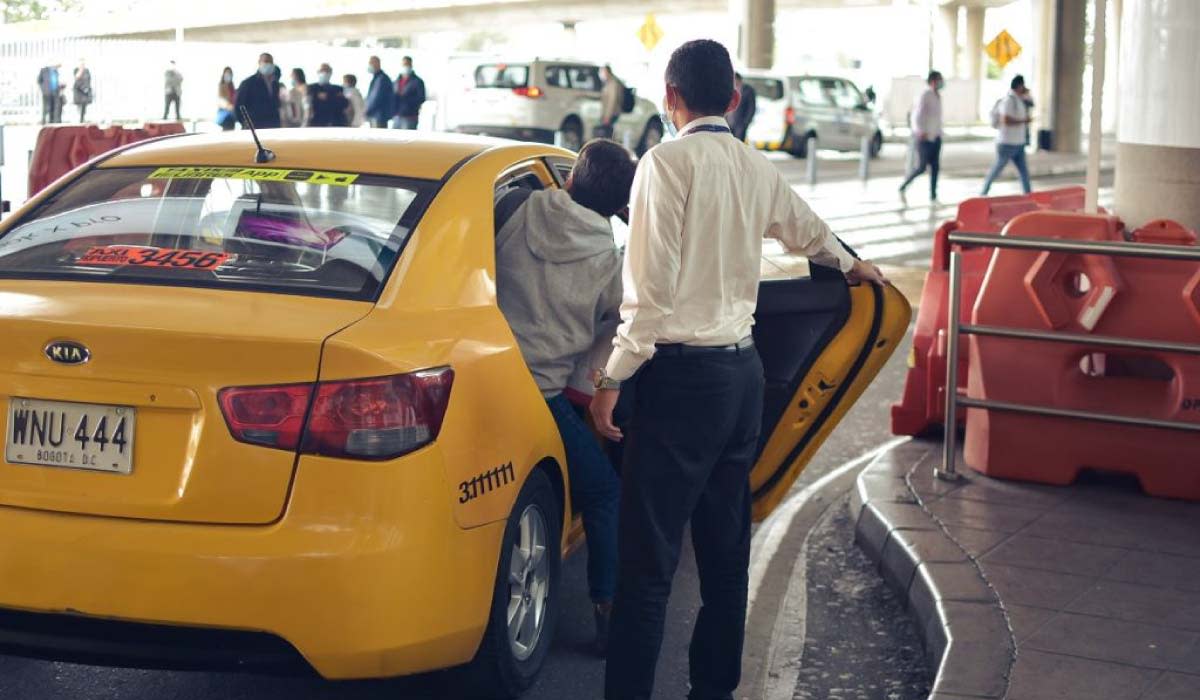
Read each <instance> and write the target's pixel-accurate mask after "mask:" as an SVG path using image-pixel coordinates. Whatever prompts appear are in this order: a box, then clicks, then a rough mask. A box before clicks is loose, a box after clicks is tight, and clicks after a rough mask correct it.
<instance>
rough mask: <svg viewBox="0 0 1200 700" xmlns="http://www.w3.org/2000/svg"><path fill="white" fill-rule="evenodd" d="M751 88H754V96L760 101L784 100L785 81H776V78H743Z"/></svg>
mask: <svg viewBox="0 0 1200 700" xmlns="http://www.w3.org/2000/svg"><path fill="white" fill-rule="evenodd" d="M742 80H743V82H745V83H746V84H747V85H749V86H750V87H752V88H754V95H755V96H756V97H758V98H759V99H764V100H782V99H783V81H782V80H775V79H774V78H750V77H746V78H742Z"/></svg>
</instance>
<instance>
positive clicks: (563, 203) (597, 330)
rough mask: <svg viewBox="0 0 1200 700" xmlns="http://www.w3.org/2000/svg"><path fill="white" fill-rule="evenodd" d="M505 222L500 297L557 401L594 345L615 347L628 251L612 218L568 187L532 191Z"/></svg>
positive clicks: (540, 380)
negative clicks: (584, 202) (584, 203)
mask: <svg viewBox="0 0 1200 700" xmlns="http://www.w3.org/2000/svg"><path fill="white" fill-rule="evenodd" d="M509 194H510V195H513V194H514V193H509ZM520 194H523V193H520ZM520 194H517V196H520ZM502 201H503V200H502ZM498 224H499V225H500V230H499V232H498V233H497V234H496V300H497V302H498V303H499V304H500V310H501V311H502V312H503V313H504V316H505V317H506V318H507V319H508V323H509V325H510V326H511V327H512V330H513V334H514V335H516V337H517V344H518V345H519V346H520V348H521V354H522V356H524V358H525V364H527V365H528V366H529V370H530V371H531V372H532V373H533V378H534V381H536V382H537V385H538V388H539V389H541V390H542V394H543V395H544V396H546V397H547V398H550V397H553V396H555V395H557V394H559V393H561V392H562V390H563V389H564V388H565V387H566V386H567V381H568V380H569V379H570V377H571V374H572V373H573V372H574V371H575V369H576V366H577V365H578V364H579V363H580V362H582V361H584V360H586V359H587V357H588V355H589V352H590V351H591V350H592V349H593V347H595V346H597V345H598V344H600V343H604V342H605V341H607V346H608V347H610V348H611V340H612V334H613V332H614V331H615V330H616V327H617V324H618V323H619V322H620V307H621V253H620V251H619V250H617V246H616V243H615V242H614V241H613V233H612V226H611V225H610V224H609V222H608V220H607V219H605V218H604V217H602V216H600V215H599V214H597V213H596V212H594V211H592V210H591V209H588V208H586V207H583V206H580V205H579V204H576V203H575V201H574V200H572V199H571V195H569V194H567V192H565V191H563V190H542V191H537V192H533V193H531V194H529V195H528V198H527V199H526V201H525V203H524V204H522V205H521V206H520V207H519V208H518V209H517V210H516V211H515V212H514V213H513V214H512V216H511V217H509V219H508V221H500V222H498ZM598 341H599V342H598Z"/></svg>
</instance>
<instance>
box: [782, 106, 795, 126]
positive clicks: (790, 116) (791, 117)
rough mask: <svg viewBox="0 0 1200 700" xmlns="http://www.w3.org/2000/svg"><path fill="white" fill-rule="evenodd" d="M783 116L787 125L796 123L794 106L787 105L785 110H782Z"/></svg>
mask: <svg viewBox="0 0 1200 700" xmlns="http://www.w3.org/2000/svg"><path fill="white" fill-rule="evenodd" d="M783 117H784V119H787V123H788V126H791V125H792V124H795V123H796V108H795V107H788V108H787V109H786V110H784V112H783Z"/></svg>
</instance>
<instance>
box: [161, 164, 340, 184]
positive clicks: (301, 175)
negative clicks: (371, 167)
mask: <svg viewBox="0 0 1200 700" xmlns="http://www.w3.org/2000/svg"><path fill="white" fill-rule="evenodd" d="M150 179H151V180H170V179H177V180H258V181H263V182H304V183H307V184H310V185H334V186H337V187H348V186H350V185H352V184H354V181H355V180H357V179H358V175H355V174H353V173H331V172H326V171H324V170H284V169H282V168H205V167H197V166H190V165H189V166H178V167H170V168H158V169H156V170H155V171H154V172H152V173H150Z"/></svg>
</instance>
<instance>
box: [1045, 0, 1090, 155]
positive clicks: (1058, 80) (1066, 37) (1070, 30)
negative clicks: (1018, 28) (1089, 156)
mask: <svg viewBox="0 0 1200 700" xmlns="http://www.w3.org/2000/svg"><path fill="white" fill-rule="evenodd" d="M1087 4H1088V0H1057V5H1058V9H1057V12H1056V18H1055V39H1054V91H1053V93H1052V95H1053V96H1052V98H1051V104H1050V111H1051V115H1052V116H1051V120H1052V125H1051V127H1050V128H1052V129H1054V150H1056V151H1060V152H1063V153H1079V151H1080V150H1081V149H1082V138H1083V69H1084V66H1085V64H1086V63H1087V55H1086V50H1085V46H1084V34H1085V30H1086V28H1087Z"/></svg>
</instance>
